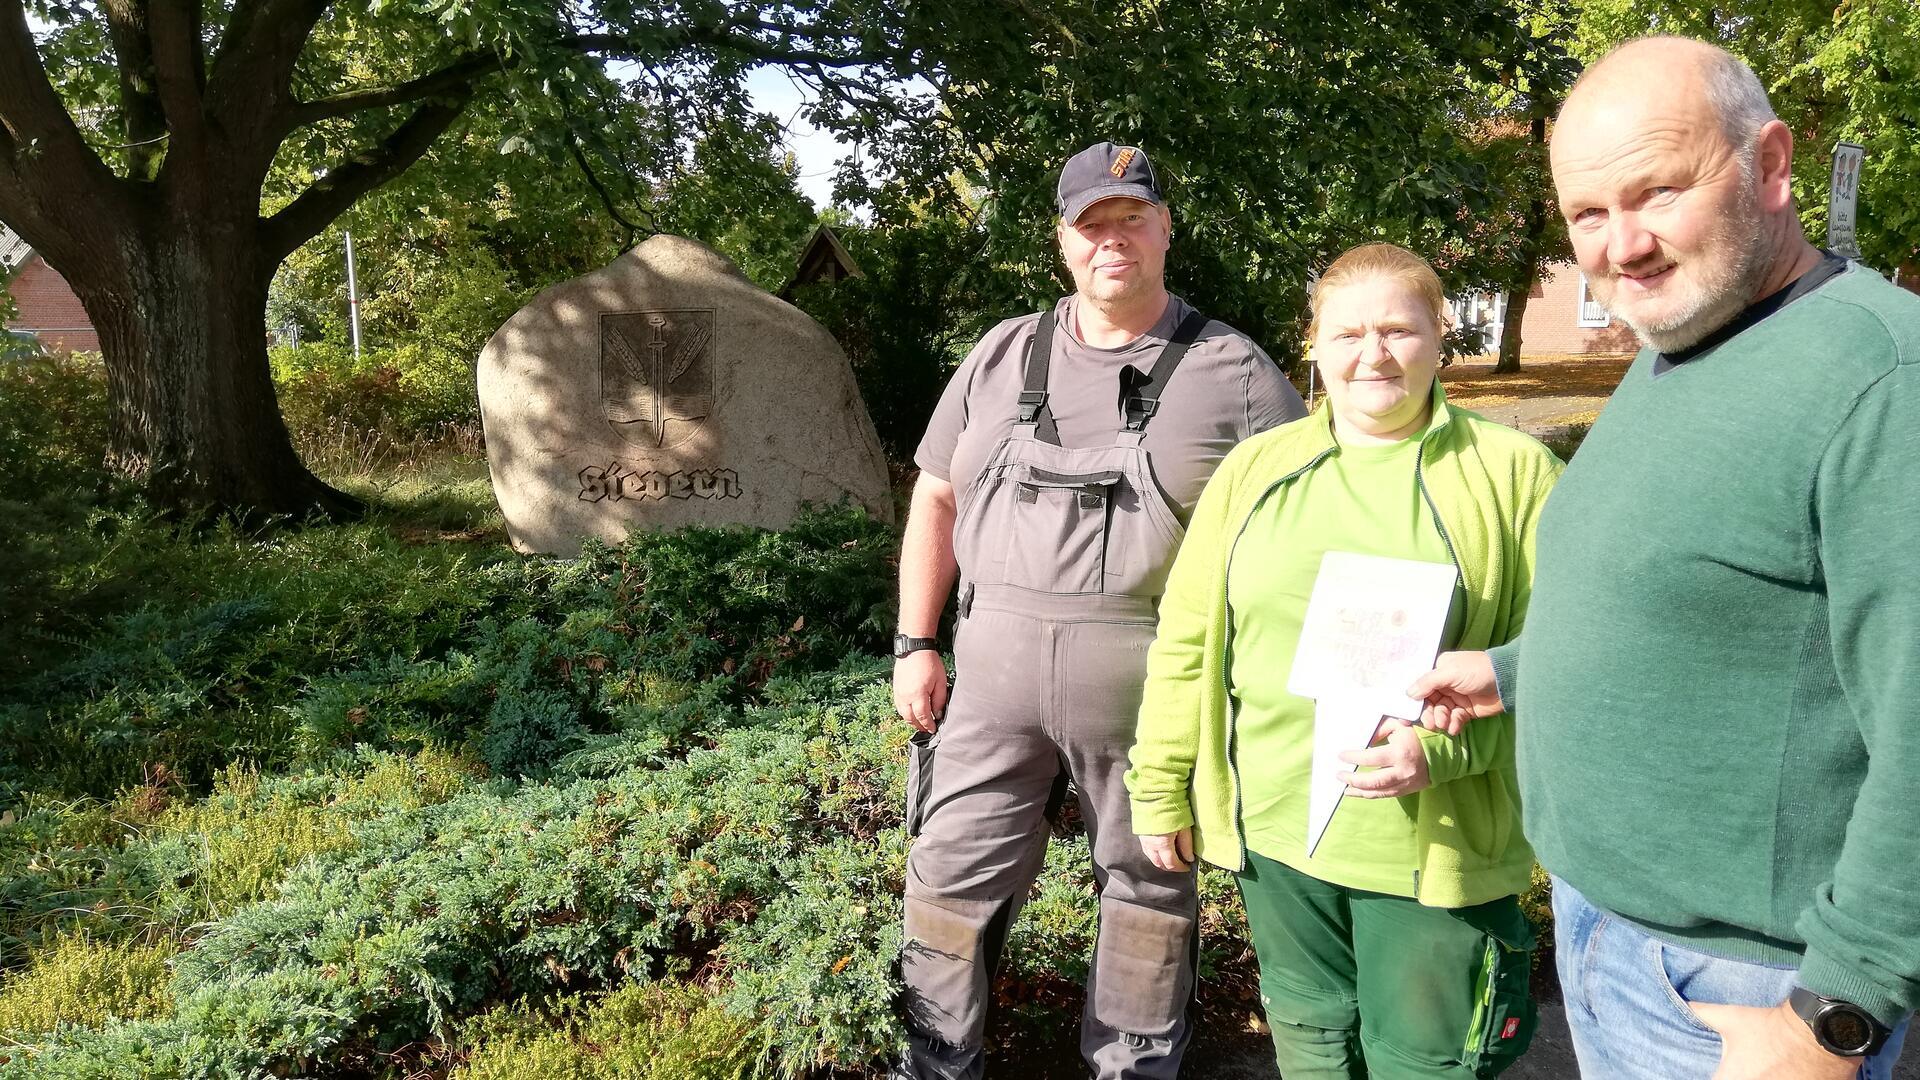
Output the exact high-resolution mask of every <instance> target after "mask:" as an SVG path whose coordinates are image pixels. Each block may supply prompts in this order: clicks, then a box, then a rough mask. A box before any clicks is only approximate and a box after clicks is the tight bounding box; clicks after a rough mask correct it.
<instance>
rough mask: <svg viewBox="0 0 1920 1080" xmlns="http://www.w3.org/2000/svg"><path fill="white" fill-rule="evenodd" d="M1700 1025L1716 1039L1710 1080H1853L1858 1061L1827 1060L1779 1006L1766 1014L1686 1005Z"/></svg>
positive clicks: (1801, 1026) (1799, 1021)
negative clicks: (1717, 1046)
mask: <svg viewBox="0 0 1920 1080" xmlns="http://www.w3.org/2000/svg"><path fill="white" fill-rule="evenodd" d="M1690 1007H1691V1008H1692V1009H1693V1014H1694V1015H1695V1016H1697V1017H1699V1018H1700V1022H1701V1023H1703V1024H1705V1025H1707V1026H1708V1027H1710V1028H1712V1029H1713V1030H1715V1031H1717V1032H1719V1033H1720V1041H1721V1043H1722V1047H1721V1050H1720V1068H1719V1069H1717V1070H1715V1072H1714V1074H1713V1080H1853V1077H1854V1076H1855V1075H1856V1074H1858V1073H1859V1071H1860V1062H1861V1060H1862V1059H1860V1058H1843V1057H1841V1056H1839V1055H1838V1054H1830V1053H1828V1052H1827V1051H1826V1050H1824V1049H1822V1048H1821V1046H1820V1044H1819V1043H1817V1042H1815V1041H1814V1040H1813V1030H1812V1029H1811V1028H1809V1027H1807V1022H1806V1021H1805V1020H1802V1019H1800V1016H1799V1014H1797V1013H1795V1012H1794V1011H1793V1006H1791V1005H1788V1004H1786V1003H1785V1002H1781V1003H1780V1004H1778V1005H1775V1006H1773V1007H1772V1008H1752V1007H1750V1006H1746V1005H1709V1004H1705V1003H1697V1004H1696V1003H1690Z"/></svg>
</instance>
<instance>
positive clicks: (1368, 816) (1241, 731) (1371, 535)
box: [1227, 437, 1465, 896]
mask: <svg viewBox="0 0 1920 1080" xmlns="http://www.w3.org/2000/svg"><path fill="white" fill-rule="evenodd" d="M1419 454H1420V439H1419V438H1418V437H1415V438H1411V439H1407V440H1405V441H1403V442H1398V443H1393V444H1391V445H1387V446H1346V445H1342V446H1341V447H1340V448H1339V449H1337V450H1335V451H1334V452H1333V453H1332V454H1331V455H1329V456H1328V457H1327V458H1326V460H1324V461H1322V462H1320V464H1318V465H1316V466H1314V467H1313V468H1312V469H1310V470H1308V471H1307V472H1306V473H1304V474H1302V475H1300V476H1298V477H1295V478H1294V479H1293V480H1291V481H1289V482H1288V483H1287V485H1286V486H1285V487H1283V488H1281V489H1280V490H1279V491H1276V492H1275V493H1274V494H1273V495H1272V496H1270V497H1269V498H1268V499H1267V500H1266V501H1265V502H1264V503H1262V504H1261V505H1260V507H1259V509H1258V510H1257V511H1256V512H1255V513H1254V514H1253V516H1252V517H1251V518H1249V519H1248V520H1247V524H1246V529H1245V531H1244V532H1243V533H1241V535H1240V539H1239V542H1238V543H1237V544H1235V545H1234V549H1233V561H1232V564H1231V566H1230V567H1229V568H1228V571H1227V602H1228V606H1229V610H1230V612H1231V615H1232V619H1233V657H1232V668H1231V678H1232V682H1233V685H1232V687H1231V690H1232V693H1233V699H1234V708H1235V716H1236V724H1235V732H1236V737H1235V747H1236V749H1235V751H1234V763H1235V767H1236V769H1237V770H1238V772H1239V775H1240V786H1241V811H1242V816H1241V820H1242V822H1243V825H1244V828H1245V830H1246V843H1247V847H1248V848H1249V849H1250V850H1252V851H1256V852H1258V853H1260V854H1261V855H1264V856H1266V857H1267V858H1269V859H1273V860H1275V861H1276V862H1282V863H1285V864H1286V865H1288V866H1291V867H1293V868H1294V869H1295V870H1299V871H1300V872H1302V873H1305V874H1311V875H1312V876H1314V877H1317V878H1319V879H1321V880H1323V881H1330V882H1333V883H1334V884H1337V885H1344V886H1347V887H1348V888H1354V889H1366V890H1368V891H1370V892H1380V893H1389V894H1392V895H1395V896H1412V895H1414V871H1415V869H1416V868H1417V867H1418V866H1419V865H1420V863H1419V853H1418V851H1417V849H1416V847H1415V842H1414V812H1415V809H1416V804H1415V801H1414V800H1416V799H1418V798H1419V795H1418V794H1414V795H1407V796H1402V797H1401V798H1398V799H1362V798H1356V797H1352V796H1349V797H1347V798H1344V799H1342V800H1341V801H1340V807H1339V809H1338V810H1336V811H1334V815H1333V821H1332V823H1331V824H1329V825H1328V826H1327V831H1326V835H1324V836H1323V837H1321V839H1320V844H1319V846H1318V847H1317V848H1316V849H1315V850H1314V854H1313V856H1312V857H1311V858H1309V857H1308V856H1307V853H1306V833H1307V789H1308V779H1309V777H1310V775H1311V772H1312V761H1313V702H1312V701H1311V700H1310V699H1307V698H1303V697H1296V696H1294V695H1293V694H1290V693H1288V692H1287V679H1288V677H1289V676H1290V674H1291V673H1292V669H1293V654H1294V649H1295V648H1296V646H1297V645H1298V644H1299V641H1300V626H1301V623H1302V621H1303V620H1305V618H1306V614H1307V600H1308V598H1309V597H1311V596H1312V595H1313V583H1314V579H1315V578H1316V577H1317V576H1318V575H1319V573H1320V559H1321V556H1323V555H1325V554H1326V553H1327V552H1329V551H1350V552H1355V553H1358V554H1361V555H1383V556H1387V557H1389V558H1396V559H1415V560H1419V561H1422V562H1436V563H1448V564H1451V563H1453V561H1454V560H1453V557H1452V555H1451V554H1450V553H1449V552H1448V551H1447V545H1446V541H1445V540H1444V539H1442V538H1441V535H1440V530H1439V528H1438V526H1436V525H1435V524H1434V520H1433V512H1432V510H1431V509H1429V508H1428V506H1427V503H1426V500H1425V499H1424V498H1423V497H1422V496H1421V494H1420V489H1419V485H1418V484H1417V482H1416V477H1415V471H1414V470H1415V465H1416V464H1417V462H1418V460H1419ZM1464 614H1465V607H1464V602H1463V598H1462V597H1461V595H1460V592H1459V585H1458V582H1457V581H1456V583H1455V593H1454V603H1453V608H1452V610H1451V611H1450V612H1449V613H1448V616H1447V628H1446V632H1445V635H1444V638H1443V644H1450V643H1451V642H1452V640H1453V639H1454V637H1455V636H1457V635H1458V633H1459V626H1460V622H1461V619H1462V618H1463V616H1464Z"/></svg>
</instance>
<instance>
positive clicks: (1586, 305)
mask: <svg viewBox="0 0 1920 1080" xmlns="http://www.w3.org/2000/svg"><path fill="white" fill-rule="evenodd" d="M1575 318H1576V319H1578V320H1579V325H1580V326H1582V327H1584V328H1586V329H1590V330H1597V329H1599V328H1601V327H1604V326H1611V325H1612V324H1613V317H1612V316H1610V315H1608V314H1607V309H1606V308H1603V307H1601V306H1600V301H1598V300H1595V299H1594V298H1593V295H1592V294H1591V293H1589V292H1588V291H1587V275H1585V274H1581V275H1580V310H1579V312H1578V313H1577V314H1576V316H1575Z"/></svg>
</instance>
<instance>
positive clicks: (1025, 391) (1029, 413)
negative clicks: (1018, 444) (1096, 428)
mask: <svg viewBox="0 0 1920 1080" xmlns="http://www.w3.org/2000/svg"><path fill="white" fill-rule="evenodd" d="M1056 321H1057V320H1056V319H1055V318H1054V317H1053V311H1052V310H1051V309H1049V310H1048V311H1047V312H1046V313H1045V314H1043V315H1041V316H1040V325H1039V326H1037V327H1035V328H1034V331H1033V343H1032V344H1030V345H1028V346H1027V364H1026V385H1025V386H1023V387H1022V388H1021V391H1020V418H1019V419H1018V420H1017V421H1016V423H1019V424H1025V425H1027V426H1029V427H1032V428H1033V429H1034V430H1033V437H1034V438H1036V439H1039V440H1040V441H1041V442H1044V443H1052V444H1053V445H1055V446H1059V445H1060V429H1059V428H1058V427H1057V426H1055V424H1054V422H1053V410H1052V409H1050V408H1048V407H1047V369H1048V368H1050V367H1051V366H1052V365H1053V330H1054V324H1055V322H1056ZM1154 370H1156V371H1158V370H1159V369H1158V368H1157V367H1156V368H1155V369H1154Z"/></svg>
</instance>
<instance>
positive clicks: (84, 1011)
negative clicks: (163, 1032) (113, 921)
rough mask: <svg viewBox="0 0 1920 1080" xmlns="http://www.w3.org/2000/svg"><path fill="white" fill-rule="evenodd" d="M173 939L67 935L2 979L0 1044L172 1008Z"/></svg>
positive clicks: (135, 1018) (147, 1015) (140, 1016)
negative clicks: (170, 962)
mask: <svg viewBox="0 0 1920 1080" xmlns="http://www.w3.org/2000/svg"><path fill="white" fill-rule="evenodd" d="M173 951H174V947H173V945H172V944H171V943H170V942H158V943H154V944H146V943H143V942H137V941H97V940H94V939H91V938H87V937H70V938H64V939H62V940H61V941H59V942H57V943H56V944H54V945H53V946H52V947H51V948H48V949H45V950H41V951H38V952H36V953H35V954H34V956H33V959H32V961H31V963H30V964H29V966H28V967H27V968H26V970H24V971H21V972H18V973H16V974H14V975H13V976H12V977H11V978H9V979H7V980H6V982H5V983H0V1046H5V1045H6V1044H8V1043H9V1042H21V1041H29V1040H33V1039H36V1038H38V1037H44V1036H46V1035H47V1034H49V1033H52V1032H56V1031H58V1030H59V1029H61V1028H63V1027H87V1028H98V1027H101V1026H104V1025H106V1024H108V1023H111V1022H113V1021H116V1020H140V1019H144V1018H146V1017H150V1016H160V1015H164V1014H165V1013H167V1012H168V1011H169V1010H171V1008H172V1005H173V1002H172V999H171V995H170V994H169V992H168V989H167V983H168V979H169V977H170V972H169V971H168V970H167V960H168V958H169V957H171V956H172V955H173Z"/></svg>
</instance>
